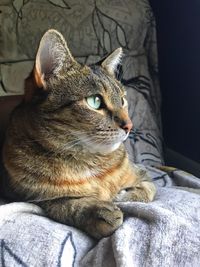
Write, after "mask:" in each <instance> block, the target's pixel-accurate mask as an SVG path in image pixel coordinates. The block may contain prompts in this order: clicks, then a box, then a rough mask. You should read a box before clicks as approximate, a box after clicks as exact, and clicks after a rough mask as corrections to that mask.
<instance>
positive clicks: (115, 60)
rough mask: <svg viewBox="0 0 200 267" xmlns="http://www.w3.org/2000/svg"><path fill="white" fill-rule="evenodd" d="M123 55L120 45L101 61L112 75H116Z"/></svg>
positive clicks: (103, 66) (102, 65)
mask: <svg viewBox="0 0 200 267" xmlns="http://www.w3.org/2000/svg"><path fill="white" fill-rule="evenodd" d="M122 57H123V51H122V48H121V47H119V48H117V49H116V50H115V51H114V52H112V53H111V54H110V55H109V56H108V57H107V58H106V59H104V61H103V62H102V63H101V67H102V68H104V69H105V70H106V71H108V73H109V74H110V75H112V76H115V71H116V70H117V66H118V65H119V64H120V62H121V59H122Z"/></svg>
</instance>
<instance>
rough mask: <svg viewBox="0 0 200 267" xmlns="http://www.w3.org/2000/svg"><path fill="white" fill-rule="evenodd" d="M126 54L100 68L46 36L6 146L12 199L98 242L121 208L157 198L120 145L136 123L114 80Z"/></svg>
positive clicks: (52, 34)
mask: <svg viewBox="0 0 200 267" xmlns="http://www.w3.org/2000/svg"><path fill="white" fill-rule="evenodd" d="M122 55H123V52H122V49H121V48H118V49H116V50H115V51H114V52H112V53H111V54H110V55H109V56H107V57H106V58H105V59H104V60H103V61H102V62H101V64H97V65H91V66H86V65H81V64H79V63H78V62H76V60H75V59H74V57H73V56H72V54H71V52H70V51H69V48H68V46H67V43H66V41H65V40H64V37H63V36H62V35H61V33H59V32H58V31H56V30H53V29H51V30H48V31H47V32H46V33H45V34H44V35H43V37H42V39H41V41H40V44H39V48H38V51H37V54H36V60H35V65H34V69H33V71H32V73H31V75H30V76H29V77H28V78H27V80H26V81H25V96H24V101H23V102H22V103H21V104H20V105H19V106H18V107H17V108H15V110H14V111H13V113H12V115H11V119H10V123H9V127H8V130H7V134H6V139H5V143H4V147H3V162H4V166H5V170H6V173H7V177H6V178H5V179H4V181H3V183H4V187H5V189H4V192H6V193H5V194H6V195H7V196H8V197H10V198H12V199H13V200H18V201H28V202H33V203H37V204H38V205H39V206H41V207H42V209H43V210H44V212H45V213H46V215H47V216H48V217H49V218H52V219H53V220H55V221H58V222H60V223H64V224H67V225H71V226H75V227H77V228H79V229H81V230H83V231H85V232H86V233H88V234H89V235H90V236H92V237H94V238H97V239H100V238H102V237H106V236H109V235H111V234H112V233H113V232H114V231H115V230H116V229H117V228H118V227H119V226H120V225H121V224H122V222H123V213H122V211H121V210H120V208H118V207H117V205H116V203H117V202H120V201H142V202H149V201H152V200H153V199H154V196H155V193H156V188H155V186H154V184H153V183H152V181H151V180H150V179H149V177H148V176H147V174H146V172H145V171H143V170H141V169H140V168H139V167H137V166H135V165H133V164H132V163H131V162H130V161H129V158H128V155H127V152H126V150H125V147H124V144H123V142H124V141H125V140H126V138H127V137H128V135H129V132H130V130H131V128H132V122H131V120H130V118H129V116H128V103H127V100H126V92H125V90H124V88H123V86H122V85H121V83H120V82H119V81H118V80H116V78H115V70H116V68H117V66H118V64H119V62H120V60H121V58H122Z"/></svg>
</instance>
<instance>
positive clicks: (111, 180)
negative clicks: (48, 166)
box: [46, 163, 121, 200]
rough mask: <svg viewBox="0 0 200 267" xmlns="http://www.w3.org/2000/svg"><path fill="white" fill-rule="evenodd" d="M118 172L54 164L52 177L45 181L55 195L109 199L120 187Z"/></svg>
mask: <svg viewBox="0 0 200 267" xmlns="http://www.w3.org/2000/svg"><path fill="white" fill-rule="evenodd" d="M119 174H120V173H119V172H116V173H110V172H109V171H105V170H103V169H101V168H100V167H99V166H96V167H94V166H93V167H92V168H91V167H85V168H84V167H83V166H80V165H79V166H76V167H75V166H74V168H72V166H69V165H67V164H61V163H60V164H57V166H55V165H54V172H53V171H52V177H51V179H50V180H49V181H48V183H46V185H47V184H48V187H49V192H50V191H51V194H54V193H55V194H56V195H58V194H59V195H68V196H77V197H82V196H93V197H97V198H98V199H101V200H110V199H112V198H113V196H115V195H116V194H117V193H118V192H119V190H120V189H121V175H119Z"/></svg>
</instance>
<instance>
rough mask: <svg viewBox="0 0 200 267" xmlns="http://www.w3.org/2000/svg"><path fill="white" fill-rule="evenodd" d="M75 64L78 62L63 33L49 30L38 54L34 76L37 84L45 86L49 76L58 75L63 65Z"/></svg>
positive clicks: (42, 40)
mask: <svg viewBox="0 0 200 267" xmlns="http://www.w3.org/2000/svg"><path fill="white" fill-rule="evenodd" d="M73 64H77V63H76V61H75V59H74V58H73V56H72V55H71V53H70V51H69V48H68V46H67V43H66V41H65V39H64V37H63V36H62V34H61V33H59V32H58V31H56V30H53V29H51V30H48V31H47V32H46V33H45V34H44V35H43V37H42V39H41V41H40V44H39V48H38V51H37V55H36V61H35V68H34V76H35V81H36V84H37V86H38V87H43V88H45V82H46V80H48V78H50V77H52V76H56V75H58V74H59V73H60V71H61V70H62V69H63V67H65V70H67V69H69V68H70V67H71V66H72V65H73Z"/></svg>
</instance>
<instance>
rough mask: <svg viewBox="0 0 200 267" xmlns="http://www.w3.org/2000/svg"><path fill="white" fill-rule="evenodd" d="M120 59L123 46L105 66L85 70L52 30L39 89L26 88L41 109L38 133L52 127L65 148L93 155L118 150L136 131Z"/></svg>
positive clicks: (42, 49) (41, 52)
mask: <svg viewBox="0 0 200 267" xmlns="http://www.w3.org/2000/svg"><path fill="white" fill-rule="evenodd" d="M121 57H122V49H121V48H118V49H116V50H115V51H114V52H113V53H112V54H110V55H109V56H108V57H107V58H105V59H104V60H103V62H101V64H98V65H93V66H90V67H89V66H83V65H81V64H79V63H78V62H76V60H75V59H74V58H73V56H72V55H71V53H70V51H69V48H68V46H67V44H66V41H65V40H64V38H63V36H62V35H61V34H60V33H59V32H57V31H56V30H49V31H47V32H46V33H45V34H44V36H43V37H42V39H41V41H40V45H39V49H38V51H37V56H36V61H35V67H34V71H33V79H34V86H33V84H32V85H30V82H28V81H27V85H26V88H25V90H26V91H27V96H28V97H27V98H31V100H30V102H31V103H32V104H33V105H36V107H37V109H36V110H37V116H39V119H38V122H37V123H38V130H40V131H41V129H42V127H43V131H45V130H47V129H48V135H47V136H49V135H51V138H52V136H53V137H54V138H56V140H59V144H61V145H62V146H63V147H64V146H65V147H66V148H67V147H68V148H69V146H67V144H69V143H70V142H71V144H73V146H75V145H76V144H77V145H79V146H80V145H82V146H83V147H84V148H85V149H88V150H89V151H90V152H93V153H98V152H99V153H104V154H105V153H110V152H112V151H114V150H116V149H117V148H118V147H119V146H120V145H121V144H122V142H123V141H124V140H125V139H126V138H127V136H128V134H129V132H130V130H131V128H132V123H131V120H130V118H129V116H128V106H127V100H126V93H125V90H124V88H123V87H122V85H121V83H120V82H119V81H117V80H116V79H115V74H114V73H115V70H116V68H117V66H118V64H119V62H120V60H121ZM33 88H34V90H32V89H33ZM30 95H31V97H30ZM45 122H46V126H45V124H44V123H45ZM47 123H48V126H47ZM56 140H54V141H55V142H56ZM73 142H74V143H73ZM57 143H58V142H57ZM57 147H58V144H57Z"/></svg>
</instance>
